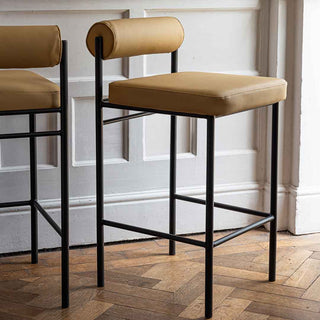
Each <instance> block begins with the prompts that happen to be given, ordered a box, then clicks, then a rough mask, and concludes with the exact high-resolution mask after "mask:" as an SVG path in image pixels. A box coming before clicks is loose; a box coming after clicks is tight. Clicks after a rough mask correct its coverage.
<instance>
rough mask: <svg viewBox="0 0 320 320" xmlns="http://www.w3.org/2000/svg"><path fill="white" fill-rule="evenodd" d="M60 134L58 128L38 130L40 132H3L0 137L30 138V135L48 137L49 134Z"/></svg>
mask: <svg viewBox="0 0 320 320" xmlns="http://www.w3.org/2000/svg"><path fill="white" fill-rule="evenodd" d="M60 134H61V131H60V130H57V131H42V132H41V131H40V132H22V133H5V134H0V140H1V139H18V138H32V137H49V136H59V135H60Z"/></svg>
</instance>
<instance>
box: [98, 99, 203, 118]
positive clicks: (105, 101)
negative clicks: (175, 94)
mask: <svg viewBox="0 0 320 320" xmlns="http://www.w3.org/2000/svg"><path fill="white" fill-rule="evenodd" d="M101 106H102V107H103V108H112V109H121V110H132V111H141V112H152V113H159V114H167V115H174V116H183V117H192V118H203V119H206V118H207V117H208V116H206V115H203V114H196V113H187V112H177V111H166V110H158V109H151V108H144V107H132V106H125V105H121V104H113V103H110V102H109V100H108V99H103V100H102V101H101Z"/></svg>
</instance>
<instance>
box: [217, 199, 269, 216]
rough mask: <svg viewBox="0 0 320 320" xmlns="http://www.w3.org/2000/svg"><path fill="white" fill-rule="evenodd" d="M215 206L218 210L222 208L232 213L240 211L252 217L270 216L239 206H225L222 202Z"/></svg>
mask: <svg viewBox="0 0 320 320" xmlns="http://www.w3.org/2000/svg"><path fill="white" fill-rule="evenodd" d="M214 206H215V207H216V208H221V209H225V210H230V211H238V212H241V213H246V214H251V215H254V216H259V217H269V216H270V214H269V213H266V212H262V211H257V210H252V209H247V208H242V207H237V206H231V205H229V204H224V203H220V202H215V203H214Z"/></svg>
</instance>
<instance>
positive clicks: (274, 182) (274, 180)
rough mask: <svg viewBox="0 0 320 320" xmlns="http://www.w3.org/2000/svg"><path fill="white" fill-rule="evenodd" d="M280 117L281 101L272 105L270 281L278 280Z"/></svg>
mask: <svg viewBox="0 0 320 320" xmlns="http://www.w3.org/2000/svg"><path fill="white" fill-rule="evenodd" d="M278 118H279V103H276V104H274V105H273V106H272V142H271V143H272V146H271V149H272V150H271V191H270V214H271V215H272V216H274V220H272V221H271V223H270V246H269V281H275V280H276V256H277V194H278Z"/></svg>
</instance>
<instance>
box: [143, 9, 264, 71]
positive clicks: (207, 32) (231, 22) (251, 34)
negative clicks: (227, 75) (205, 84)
mask: <svg viewBox="0 0 320 320" xmlns="http://www.w3.org/2000/svg"><path fill="white" fill-rule="evenodd" d="M146 15H147V16H174V17H177V18H178V19H179V20H180V21H181V23H182V25H183V27H184V31H185V39H184V42H183V44H182V46H181V48H180V49H179V70H180V71H182V70H183V71H204V72H212V71H215V72H225V71H229V72H237V73H238V72H241V71H243V72H246V73H248V72H255V71H256V69H257V51H258V43H259V42H258V34H259V28H258V16H259V11H258V10H252V9H248V10H215V9H207V10H191V9H189V10H186V11H169V12H165V11H147V12H146ZM145 59H146V63H145V74H158V73H165V72H170V56H169V55H168V54H161V55H152V56H146V57H145Z"/></svg>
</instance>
